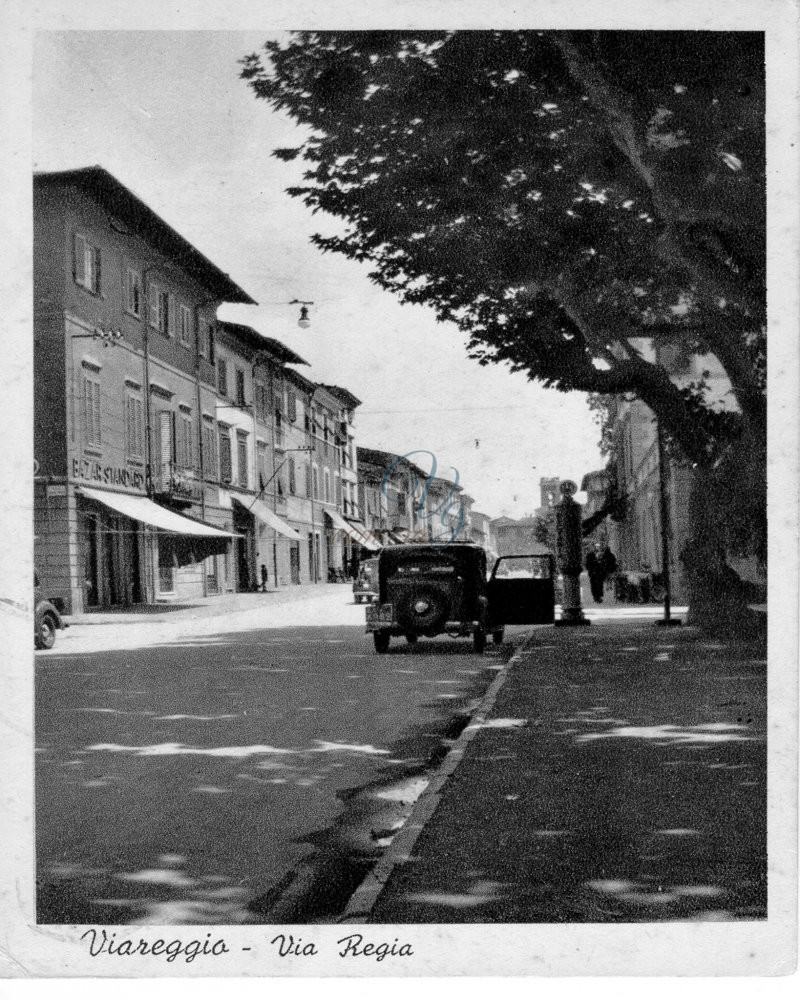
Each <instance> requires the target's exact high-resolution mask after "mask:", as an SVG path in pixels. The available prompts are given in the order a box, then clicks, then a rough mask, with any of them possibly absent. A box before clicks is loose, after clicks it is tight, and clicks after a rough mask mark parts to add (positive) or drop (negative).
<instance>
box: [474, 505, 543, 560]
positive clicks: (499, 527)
mask: <svg viewBox="0 0 800 1000" xmlns="http://www.w3.org/2000/svg"><path fill="white" fill-rule="evenodd" d="M489 526H490V529H491V537H492V540H493V543H494V550H495V551H496V553H497V555H498V556H511V555H543V554H545V553H547V552H550V551H551V550H550V549H549V548H548V547H547V546H546V545H544V544H542V543H541V542H540V541H538V540H537V537H536V529H537V518H535V517H533V516H530V515H529V516H527V517H522V518H520V519H519V520H514V519H513V518H510V517H497V518H495V519H494V520H493V521H490V522H489Z"/></svg>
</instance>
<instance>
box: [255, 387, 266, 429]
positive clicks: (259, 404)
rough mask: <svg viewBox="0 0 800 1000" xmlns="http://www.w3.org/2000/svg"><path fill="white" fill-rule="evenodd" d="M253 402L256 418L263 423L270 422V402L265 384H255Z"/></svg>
mask: <svg viewBox="0 0 800 1000" xmlns="http://www.w3.org/2000/svg"><path fill="white" fill-rule="evenodd" d="M253 397H254V398H253V402H254V403H255V408H256V418H257V419H258V420H261V421H262V422H263V423H267V421H268V420H269V400H268V398H267V387H266V386H265V385H264V383H263V382H254V383H253Z"/></svg>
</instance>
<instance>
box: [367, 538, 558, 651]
mask: <svg viewBox="0 0 800 1000" xmlns="http://www.w3.org/2000/svg"><path fill="white" fill-rule="evenodd" d="M377 591H378V598H377V602H376V603H374V604H371V605H370V606H369V607H368V608H367V609H366V614H367V624H366V630H367V632H368V633H372V636H373V641H374V643H375V650H376V652H378V653H386V652H387V651H388V649H389V643H390V640H391V638H392V636H405V638H406V640H407V641H408V642H409V643H415V642H416V641H417V640H418V639H419V637H420V636H436V635H441V634H447V635H450V636H452V637H453V638H456V637H459V636H469V635H471V636H472V641H473V645H474V648H475V652H476V653H482V652H483V650H484V648H485V646H486V637H487V635H491V636H492V639H493V640H494V642H495V643H496V644H497V645H499V644H500V643H501V642H502V641H503V637H504V631H505V626H506V625H534V624H549V623H551V622H553V621H554V620H555V595H554V563H553V557H552V556H551V555H549V554H548V555H511V556H501V557H500V558H499V559H498V560H497V561H496V562H495V564H494V567H493V569H492V572H491V575H489V576H488V579H487V566H486V553H485V551H484V550H483V549H482V548H481V547H480V546H478V545H475V544H473V543H472V542H451V543H449V544H447V545H435V544H410V545H392V546H388V547H387V548H385V549H383V551H382V552H381V554H380V556H379V557H378V581H377Z"/></svg>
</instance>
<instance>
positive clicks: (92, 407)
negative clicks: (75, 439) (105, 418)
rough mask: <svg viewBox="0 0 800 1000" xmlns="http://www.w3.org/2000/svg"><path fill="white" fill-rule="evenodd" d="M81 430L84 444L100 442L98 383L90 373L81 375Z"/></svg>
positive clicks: (97, 443)
mask: <svg viewBox="0 0 800 1000" xmlns="http://www.w3.org/2000/svg"><path fill="white" fill-rule="evenodd" d="M83 432H84V439H85V441H86V444H88V445H99V444H100V442H101V436H100V383H99V382H98V380H97V379H96V378H92V377H91V376H90V375H84V377H83Z"/></svg>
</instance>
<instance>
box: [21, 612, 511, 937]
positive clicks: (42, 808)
mask: <svg viewBox="0 0 800 1000" xmlns="http://www.w3.org/2000/svg"><path fill="white" fill-rule="evenodd" d="M220 624H222V623H220ZM426 645H428V647H429V648H428V649H427V653H426V654H423V655H421V656H415V657H414V658H413V659H412V658H410V657H404V656H402V655H400V656H396V657H395V656H388V657H382V656H378V655H376V654H375V653H374V651H373V649H372V643H371V638H370V637H369V636H366V635H364V633H363V627H355V626H354V627H348V626H338V627H335V626H307V627H287V628H282V629H269V630H264V629H254V630H248V631H238V630H237V631H231V632H218V633H214V634H213V635H209V636H204V637H201V638H200V639H199V640H194V639H186V640H180V639H178V640H173V641H170V642H168V643H161V644H159V645H153V646H148V647H145V648H142V649H136V650H131V649H127V648H122V649H119V650H110V651H103V652H97V653H85V652H84V653H78V652H76V653H72V654H62V655H60V656H59V657H57V658H52V659H48V660H44V661H41V662H37V687H36V750H37V787H36V791H37V855H38V857H37V872H38V886H39V888H38V918H39V921H40V922H42V923H106V924H114V923H128V922H132V923H219V924H226V923H240V922H249V923H264V922H273V918H272V917H271V916H270V914H269V913H268V912H267V911H266V910H264V909H259V908H258V907H255V908H253V907H251V906H250V905H249V904H250V902H251V901H252V900H253V899H258V898H264V897H265V896H267V895H270V896H271V898H272V899H273V900H274V901H281V898H282V896H283V888H282V885H283V877H284V874H285V873H286V872H287V871H290V872H293V871H296V870H298V869H302V868H303V865H304V862H305V859H306V858H310V857H311V856H313V857H314V858H315V859H316V861H318V860H319V858H320V857H322V856H324V857H325V859H326V861H331V862H335V864H336V865H338V866H339V870H340V871H341V872H342V873H343V874H342V881H341V887H340V889H339V890H338V893H337V892H331V891H329V889H328V888H327V887H326V888H325V898H324V899H323V900H321V901H320V900H318V901H317V904H315V905H316V907H317V909H321V910H324V911H325V912H328V911H330V908H331V907H334V909H333V910H332V911H331V912H333V913H334V914H335V912H336V911H335V907H336V906H341V905H344V902H346V899H347V895H348V892H349V890H350V889H352V888H354V884H355V883H354V882H353V879H354V878H356V880H357V876H358V874H359V872H360V871H361V870H363V869H359V868H358V864H359V863H360V861H362V860H364V858H367V859H368V861H369V863H372V861H374V858H375V856H376V855H377V854H379V853H380V851H381V850H382V849H383V847H384V846H385V844H386V843H388V841H389V839H390V838H391V836H392V833H393V825H394V823H395V822H396V821H397V817H398V814H399V813H398V810H399V811H400V812H402V809H404V808H405V806H406V805H407V798H406V795H407V788H408V787H409V786H407V785H404V784H403V782H404V781H405V779H406V777H407V776H409V775H412V774H416V773H418V772H419V771H420V770H422V769H424V767H425V766H426V764H427V763H428V762H429V761H430V760H431V758H432V757H433V758H435V757H436V754H437V753H439V752H440V750H441V748H442V746H443V745H445V746H446V740H447V739H448V738H449V737H448V731H449V730H448V727H449V725H450V720H451V719H452V718H454V717H460V716H462V715H464V713H465V712H466V711H468V709H469V707H470V706H471V705H472V704H473V702H474V699H475V698H476V697H477V696H479V695H480V694H481V693H482V691H483V690H484V689H485V687H486V686H487V684H488V683H489V682H490V681H491V679H492V677H493V676H494V674H493V672H492V671H493V669H494V668H495V667H496V665H497V662H498V653H497V651H495V652H490V651H489V650H487V652H486V654H485V655H484V656H483V657H478V656H476V655H475V654H473V653H472V650H471V647H470V646H469V645H468V644H461V643H441V644H435V643H429V644H426ZM434 652H436V653H437V654H444V655H442V656H440V655H437V656H436V657H435V658H434V657H433V656H432V654H433V653H434ZM408 668H413V669H408ZM464 718H466V716H464ZM462 725H463V723H462ZM443 740H444V741H445V744H443V742H442V741H443ZM398 783H399V784H398ZM393 787H394V788H401V791H399V792H397V794H398V795H400V796H402V802H401V801H400V800H399V799H392V798H391V795H392V792H391V789H392V788H393ZM365 788H369V789H371V791H370V796H371V797H372V804H371V805H370V807H369V808H364V809H361V805H362V804H363V800H361V799H359V798H358V796H359V794H360V793H361V792H362V791H364V789H365ZM387 789H388V790H389V791H388V792H387ZM373 792H374V795H373ZM382 794H389V796H390V797H389V798H388V799H386V798H383V799H382V798H381V795H382ZM346 813H349V818H348V821H347V822H348V823H349V832H348V838H349V839H348V840H347V847H346V848H344V847H343V844H344V841H343V840H341V839H337V838H339V837H340V833H341V830H342V829H343V828H344V826H345V825H346V824H345V823H344V821H343V822H342V823H340V824H339V825H338V826H337V820H339V819H341V818H342V817H343V816H344V814H346ZM389 814H391V816H390V815H389ZM351 820H352V822H350V821H351ZM333 827H336V830H337V832H336V834H335V835H333V834H329V832H328V831H330V830H331V829H332V828H333ZM315 830H316V831H317V832H316V833H312V832H311V831H315ZM334 843H335V844H336V847H335V849H334V846H333V845H334ZM362 848H363V850H362ZM354 856H357V860H356V861H355V862H354V861H353V857H354ZM306 870H307V869H306ZM329 874H330V873H329ZM333 881H334V880H333V878H332V877H331V878H330V879H329V882H330V883H332V882H333ZM319 888H320V885H319V883H317V884H316V889H315V891H319ZM291 895H292V900H293V903H292V905H295V903H296V902H297V894H296V893H293V894H291ZM303 907H304V908H306V903H305V902H303Z"/></svg>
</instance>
